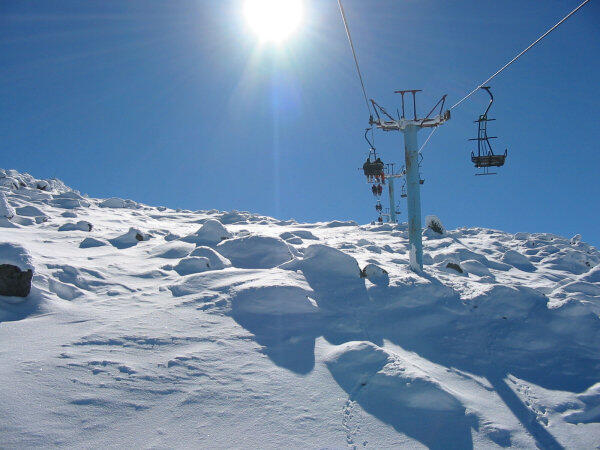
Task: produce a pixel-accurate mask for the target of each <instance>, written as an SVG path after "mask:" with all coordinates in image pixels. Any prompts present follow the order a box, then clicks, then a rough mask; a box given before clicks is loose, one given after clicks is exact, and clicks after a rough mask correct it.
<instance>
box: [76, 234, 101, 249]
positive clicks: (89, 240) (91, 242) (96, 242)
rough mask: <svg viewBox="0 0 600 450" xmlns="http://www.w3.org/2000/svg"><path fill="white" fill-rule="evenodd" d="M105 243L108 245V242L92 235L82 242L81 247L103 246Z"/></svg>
mask: <svg viewBox="0 0 600 450" xmlns="http://www.w3.org/2000/svg"><path fill="white" fill-rule="evenodd" d="M104 245H108V242H106V241H103V240H100V239H96V238H92V237H87V238H85V239H84V240H83V241H81V242H80V244H79V248H92V247H102V246H104Z"/></svg>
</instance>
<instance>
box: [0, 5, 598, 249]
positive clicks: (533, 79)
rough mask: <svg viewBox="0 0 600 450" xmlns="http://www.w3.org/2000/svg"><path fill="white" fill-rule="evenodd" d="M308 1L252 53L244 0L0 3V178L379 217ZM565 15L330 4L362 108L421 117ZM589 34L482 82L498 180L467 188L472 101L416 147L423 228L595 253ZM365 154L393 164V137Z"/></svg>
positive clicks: (357, 111)
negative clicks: (479, 231)
mask: <svg viewBox="0 0 600 450" xmlns="http://www.w3.org/2000/svg"><path fill="white" fill-rule="evenodd" d="M304 3H305V10H306V11H305V17H304V21H303V25H302V26H301V28H300V29H299V30H298V31H297V32H296V33H295V34H294V36H293V37H292V38H290V39H289V40H288V41H287V42H286V43H285V45H282V46H273V45H262V46H261V45H260V44H259V43H258V41H257V39H256V36H255V35H254V34H253V33H252V32H251V31H250V30H249V29H248V27H247V25H246V23H245V21H244V17H243V14H242V1H241V0H220V1H208V0H194V1H191V0H186V1H177V0H172V1H168V2H167V1H149V0H144V1H136V0H130V1H127V2H124V1H120V0H112V1H111V0H108V1H107V0H101V1H94V0H88V1H85V2H82V1H80V0H76V1H75V0H72V1H71V0H62V1H55V0H45V1H43V2H41V1H28V0H2V1H0V142H1V143H2V149H3V151H2V155H3V156H2V163H1V164H0V166H2V167H5V168H15V169H17V170H20V171H26V172H29V173H31V174H32V175H34V176H37V177H40V178H41V177H53V176H56V177H58V178H61V179H63V180H64V181H65V182H66V183H67V184H69V185H71V186H73V187H76V188H78V189H80V190H81V191H82V192H85V193H88V194H89V195H91V196H95V197H109V196H118V197H124V198H132V199H134V200H138V201H142V202H145V203H148V204H152V205H165V206H169V207H181V208H188V209H211V208H218V209H222V210H231V209H238V210H248V211H253V212H258V213H262V214H267V215H271V216H275V217H279V218H295V219H297V220H300V221H317V220H332V219H354V220H357V221H358V222H363V223H364V222H368V221H370V220H372V219H374V218H375V217H376V216H375V210H374V204H373V201H372V196H371V193H370V191H369V188H368V186H367V185H366V184H365V183H364V179H363V177H362V174H361V173H360V172H359V171H358V170H357V168H358V167H359V166H361V164H362V162H363V160H364V157H365V154H366V153H365V152H366V150H367V148H366V143H365V142H364V140H363V137H362V134H363V131H364V128H365V127H366V126H367V120H368V116H367V112H366V107H365V105H364V100H363V98H362V94H361V92H360V86H359V83H358V80H357V77H356V73H355V70H354V63H353V61H352V56H351V53H350V49H349V46H348V42H347V40H346V36H345V32H344V28H343V25H342V22H341V20H340V16H339V11H338V9H337V3H336V1H335V0H312V1H310V0H305V2H304ZM578 3H579V0H561V1H558V0H545V1H543V2H542V1H539V0H524V1H523V0H520V1H516V0H506V1H503V2H498V1H475V0H469V1H466V0H465V1H463V0H457V1H452V2H448V1H442V0H430V1H416V0H409V1H397V0H394V1H392V0H386V1H384V0H373V1H368V2H367V1H363V0H346V1H345V2H344V4H345V8H346V13H347V16H348V20H349V23H350V26H351V29H352V32H353V37H354V41H355V44H356V47H357V52H358V56H359V59H360V62H361V66H362V69H363V72H364V77H365V82H366V86H367V93H368V95H369V96H370V97H373V98H375V99H376V100H377V101H378V102H379V103H380V104H382V105H384V106H386V107H387V108H388V109H389V110H391V111H394V110H395V108H396V107H397V106H399V103H400V102H399V100H400V99H399V97H398V96H397V95H395V94H393V91H394V90H396V89H409V88H418V89H423V90H424V92H423V93H422V95H421V96H420V100H419V105H420V110H421V111H425V110H428V109H429V108H430V107H431V106H433V104H434V103H435V102H436V101H437V99H438V98H439V97H440V96H441V95H442V94H448V101H449V102H450V104H452V103H454V102H455V101H456V100H458V99H459V98H460V97H462V96H463V95H464V94H465V93H466V92H468V91H469V90H471V89H472V88H473V87H475V86H476V85H477V84H478V83H479V82H481V81H483V80H485V79H486V78H487V77H488V76H489V75H490V74H491V73H493V72H494V71H495V70H496V69H497V68H499V67H500V66H501V65H503V64H504V63H505V62H506V61H507V60H509V59H510V58H512V57H513V56H514V55H515V54H516V53H518V52H519V51H520V50H521V49H523V48H524V47H525V46H526V45H528V44H529V43H530V42H531V41H533V40H534V39H535V38H536V37H537V36H538V35H540V34H541V33H542V32H543V31H545V29H547V28H548V27H549V26H550V25H552V24H554V23H555V22H556V21H557V20H559V19H560V18H561V17H563V16H564V15H565V14H566V13H567V12H568V11H570V10H571V9H573V8H574V7H575V6H576V5H577V4H578ZM599 25H600V4H599V3H598V2H597V1H592V2H590V4H588V5H586V6H585V7H584V8H583V9H582V10H581V11H580V12H579V13H577V14H576V15H575V16H573V17H572V18H571V19H569V20H568V21H567V22H566V23H564V24H563V25H562V26H561V27H560V28H559V29H558V30H556V31H555V32H554V33H552V34H551V35H550V36H548V37H547V38H546V39H545V40H544V41H543V42H542V43H541V44H540V45H539V46H537V47H536V48H534V49H533V50H531V51H530V52H529V53H528V54H527V55H525V56H524V57H523V59H521V60H519V61H518V62H517V63H516V64H514V65H513V66H511V67H510V68H509V69H508V70H507V71H505V72H504V73H503V74H502V75H501V76H500V77H498V78H496V79H495V80H494V81H493V82H492V83H491V85H492V88H493V92H494V94H495V96H496V100H497V101H496V103H495V105H494V108H493V109H492V111H491V113H490V115H491V116H492V117H495V118H496V119H497V120H496V121H495V122H492V123H491V124H490V134H491V135H497V136H499V137H500V138H499V139H498V140H497V141H496V142H495V144H496V146H497V149H500V148H504V147H508V149H509V156H508V159H507V164H506V166H505V167H504V168H502V169H500V170H499V172H500V175H498V176H494V177H475V176H474V175H473V174H474V172H475V171H474V168H472V166H471V162H470V159H469V155H470V151H471V150H472V143H470V142H468V141H467V139H468V138H470V137H474V136H475V133H476V128H475V124H473V120H474V119H475V118H476V117H477V115H478V114H480V113H481V112H482V111H483V109H484V108H485V105H486V102H487V99H486V96H485V94H484V93H478V94H476V95H474V96H473V97H471V98H470V99H469V100H468V101H467V102H465V103H464V104H463V105H461V106H460V107H459V108H457V109H456V110H454V111H453V113H454V114H453V117H452V120H451V121H450V122H449V123H448V124H446V125H444V126H443V127H442V128H441V129H440V130H438V132H437V133H436V134H435V136H434V137H433V138H432V140H431V142H430V144H429V145H428V147H427V149H426V150H425V151H424V161H423V177H424V178H425V180H426V181H425V184H424V185H423V190H422V200H423V213H424V215H425V214H436V215H438V216H439V217H440V218H441V220H442V221H443V222H444V224H445V225H446V226H447V227H450V228H454V227H459V226H482V227H490V228H498V229H503V230H506V231H511V232H516V231H539V232H553V233H558V234H561V235H565V236H571V235H573V234H575V233H582V234H583V238H584V240H587V241H588V242H590V243H592V244H594V245H599V244H600V234H599V231H600V214H599V211H600V182H599V180H598V175H599V168H600V152H599V150H600V145H599V143H598V119H599V114H598V108H599V107H600V90H599V87H598V76H599V74H600V26H599ZM425 137H426V134H425V132H423V133H422V134H420V135H419V138H420V141H421V142H422V141H423V140H424V139H425ZM375 139H376V146H377V148H378V150H379V151H380V153H381V154H382V156H383V159H384V160H385V161H386V162H388V161H390V162H391V161H402V160H403V150H402V149H403V144H402V137H401V135H399V134H398V133H395V134H386V135H383V134H382V133H381V132H379V133H377V134H376V138H375ZM405 218H406V211H405V205H403V213H402V215H401V220H405Z"/></svg>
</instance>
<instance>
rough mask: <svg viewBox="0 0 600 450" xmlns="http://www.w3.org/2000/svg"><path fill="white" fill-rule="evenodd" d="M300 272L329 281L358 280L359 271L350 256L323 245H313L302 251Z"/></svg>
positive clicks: (354, 260)
mask: <svg viewBox="0 0 600 450" xmlns="http://www.w3.org/2000/svg"><path fill="white" fill-rule="evenodd" d="M301 267H302V270H303V271H305V272H311V273H313V274H319V276H321V277H326V278H329V279H345V278H354V279H356V278H359V277H360V274H361V271H360V268H359V267H358V262H356V259H354V258H353V257H352V256H350V255H348V254H346V253H344V252H342V251H340V250H338V249H335V248H333V247H329V246H327V245H323V244H313V245H310V246H309V247H307V248H306V250H305V251H304V259H303V260H302V262H301Z"/></svg>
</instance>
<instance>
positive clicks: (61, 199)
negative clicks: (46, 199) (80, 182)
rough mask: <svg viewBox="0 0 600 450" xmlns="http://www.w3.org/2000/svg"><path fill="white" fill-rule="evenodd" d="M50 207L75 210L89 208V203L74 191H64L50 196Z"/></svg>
mask: <svg viewBox="0 0 600 450" xmlns="http://www.w3.org/2000/svg"><path fill="white" fill-rule="evenodd" d="M50 205H52V206H54V207H56V208H62V209H77V208H87V207H89V206H90V202H89V201H87V200H86V199H85V198H83V197H82V196H81V195H80V194H78V193H77V192H75V191H66V192H61V193H60V194H56V195H52V200H50Z"/></svg>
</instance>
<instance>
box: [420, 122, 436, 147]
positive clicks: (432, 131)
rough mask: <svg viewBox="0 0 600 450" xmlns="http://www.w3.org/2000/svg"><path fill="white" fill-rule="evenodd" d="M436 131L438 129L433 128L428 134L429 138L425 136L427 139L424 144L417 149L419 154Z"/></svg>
mask: <svg viewBox="0 0 600 450" xmlns="http://www.w3.org/2000/svg"><path fill="white" fill-rule="evenodd" d="M437 129H438V127H434V128H433V129H432V130H431V132H430V133H429V136H427V139H425V142H423V144H422V145H421V148H419V153H421V151H422V150H423V149H424V148H425V146H426V145H427V143H428V142H429V139H431V136H433V133H435V131H436V130H437Z"/></svg>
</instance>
